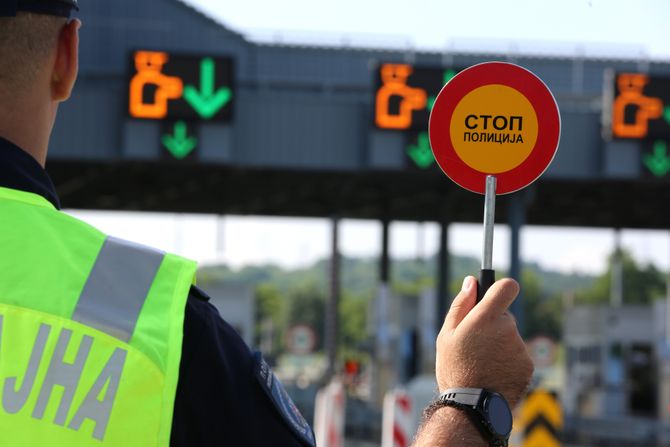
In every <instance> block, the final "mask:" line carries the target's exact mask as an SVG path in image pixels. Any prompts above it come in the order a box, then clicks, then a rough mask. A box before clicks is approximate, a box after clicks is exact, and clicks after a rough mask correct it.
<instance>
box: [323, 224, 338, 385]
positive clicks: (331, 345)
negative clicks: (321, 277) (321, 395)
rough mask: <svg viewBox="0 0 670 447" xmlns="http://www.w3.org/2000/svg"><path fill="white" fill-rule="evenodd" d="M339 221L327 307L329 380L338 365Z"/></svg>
mask: <svg viewBox="0 0 670 447" xmlns="http://www.w3.org/2000/svg"><path fill="white" fill-rule="evenodd" d="M338 233H339V220H338V218H337V217H334V218H333V219H332V233H331V250H332V252H331V259H330V296H329V297H328V304H327V306H326V337H325V342H326V343H325V345H326V352H327V354H328V371H327V373H326V376H327V377H326V378H327V380H330V379H331V378H332V377H333V376H334V375H335V372H336V370H335V366H336V364H337V334H338V332H339V303H340V249H339V240H338V236H339V235H338Z"/></svg>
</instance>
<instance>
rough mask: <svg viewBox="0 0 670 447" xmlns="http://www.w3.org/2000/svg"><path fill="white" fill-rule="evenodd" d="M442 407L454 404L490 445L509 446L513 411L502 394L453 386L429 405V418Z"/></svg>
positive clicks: (427, 412) (427, 415) (497, 446)
mask: <svg viewBox="0 0 670 447" xmlns="http://www.w3.org/2000/svg"><path fill="white" fill-rule="evenodd" d="M442 406H447V407H452V408H454V409H456V410H458V411H460V412H461V413H463V414H464V415H466V416H467V418H468V419H469V420H470V423H471V425H473V426H474V427H475V428H476V429H477V430H478V431H479V432H480V433H481V435H482V437H483V439H485V440H486V441H487V444H488V445H491V446H495V447H506V446H507V445H508V439H509V435H510V433H511V431H512V412H511V409H510V407H509V405H508V403H507V401H506V400H505V398H504V397H503V396H502V395H500V394H498V393H495V392H491V391H488V390H486V389H484V388H450V389H447V390H446V391H445V392H443V393H442V394H441V395H440V397H438V398H437V399H436V400H435V401H434V402H433V403H432V404H431V405H430V406H428V408H426V417H431V413H435V411H437V409H438V408H439V407H442Z"/></svg>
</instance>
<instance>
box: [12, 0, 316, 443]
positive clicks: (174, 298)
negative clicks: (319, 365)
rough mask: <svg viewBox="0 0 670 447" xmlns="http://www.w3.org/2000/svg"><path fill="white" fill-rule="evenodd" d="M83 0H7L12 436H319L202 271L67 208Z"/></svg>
mask: <svg viewBox="0 0 670 447" xmlns="http://www.w3.org/2000/svg"><path fill="white" fill-rule="evenodd" d="M77 9H78V5H77V2H76V0H0V445H2V446H89V445H92V446H124V447H125V446H128V447H130V446H141V447H146V446H167V445H175V446H189V447H193V446H215V445H216V446H218V445H230V446H269V445H273V446H296V447H298V446H313V445H314V436H313V433H312V430H311V428H310V427H309V426H308V424H307V423H306V422H305V420H304V419H303V418H302V416H301V415H300V413H299V412H298V411H297V409H296V408H295V405H293V403H292V402H291V400H290V398H289V397H288V395H287V394H286V392H285V391H284V389H283V388H282V386H281V383H280V382H279V381H277V379H276V377H275V376H274V375H273V374H272V372H271V371H270V369H269V368H268V367H267V364H266V363H265V362H264V361H263V359H262V357H261V356H260V355H258V354H256V355H254V354H252V353H251V352H250V351H249V349H248V348H247V347H246V345H245V344H244V342H243V341H242V340H241V339H240V337H239V336H238V335H237V334H236V333H235V331H234V330H233V329H232V328H231V327H230V326H229V325H228V324H227V323H226V322H225V321H224V320H222V319H221V317H220V316H219V314H218V313H217V311H216V309H215V308H214V307H213V306H212V305H210V304H209V303H208V297H207V295H206V294H205V293H204V292H203V291H202V290H200V289H199V288H197V287H196V286H195V285H193V278H194V275H195V270H196V265H195V263H194V262H192V261H189V260H186V259H183V258H181V257H178V256H175V255H172V254H166V253H163V252H160V251H157V250H154V249H151V248H148V247H144V246H140V245H136V244H133V243H129V242H127V241H123V240H120V239H117V238H113V237H109V236H106V235H105V234H103V233H101V232H100V231H98V230H96V229H95V228H92V227H90V226H88V225H86V224H85V223H83V222H80V221H78V220H76V219H74V218H72V217H70V216H68V215H66V214H64V213H61V212H60V211H58V209H59V202H58V197H57V195H56V191H55V189H54V186H53V184H52V182H51V180H50V179H49V177H48V175H47V174H46V172H45V171H44V169H43V166H44V164H45V161H46V154H47V146H48V141H49V136H50V133H51V129H52V126H53V123H54V120H55V117H56V111H57V109H58V105H59V103H61V102H63V101H65V100H66V99H67V98H68V97H69V96H70V93H71V90H72V88H73V86H74V83H75V79H76V77H77V68H78V62H77V60H78V53H77V52H78V29H79V27H80V25H81V23H80V22H79V21H78V20H76V19H70V18H69V17H70V13H71V12H72V11H73V10H77Z"/></svg>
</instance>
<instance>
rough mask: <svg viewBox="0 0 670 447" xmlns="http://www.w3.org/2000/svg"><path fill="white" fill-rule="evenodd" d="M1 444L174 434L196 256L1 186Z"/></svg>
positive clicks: (160, 442) (106, 442)
mask: <svg viewBox="0 0 670 447" xmlns="http://www.w3.org/2000/svg"><path fill="white" fill-rule="evenodd" d="M0 247H2V250H1V251H0V272H2V273H0V275H1V276H0V278H1V280H0V445H2V446H35V445H49V446H61V445H62V446H74V447H77V446H91V445H93V446H95V445H100V446H119V445H123V446H124V447H126V446H127V447H131V446H138V447H139V446H167V445H168V444H169V439H170V431H171V424H172V412H173V407H174V398H175V393H176V387H177V380H178V374H179V361H180V356H181V341H182V340H181V338H182V329H183V315H184V306H185V301H186V297H187V295H188V290H189V287H190V285H191V281H192V278H193V276H194V274H195V263H193V262H191V261H188V260H185V259H182V258H179V257H177V256H174V255H171V254H165V253H162V252H159V251H156V250H153V249H149V248H147V247H143V246H140V245H137V244H133V243H130V242H127V241H123V240H120V239H117V238H113V237H106V236H105V235H104V234H102V233H100V232H99V231H98V230H96V229H94V228H92V227H90V226H89V225H87V224H85V223H83V222H81V221H78V220H76V219H73V218H72V217H70V216H67V215H66V214H64V213H60V212H58V211H56V210H55V209H53V207H52V206H51V205H50V204H49V203H48V202H47V201H46V200H44V199H42V198H41V197H39V196H36V195H33V194H30V193H25V192H21V191H14V190H9V189H6V188H0Z"/></svg>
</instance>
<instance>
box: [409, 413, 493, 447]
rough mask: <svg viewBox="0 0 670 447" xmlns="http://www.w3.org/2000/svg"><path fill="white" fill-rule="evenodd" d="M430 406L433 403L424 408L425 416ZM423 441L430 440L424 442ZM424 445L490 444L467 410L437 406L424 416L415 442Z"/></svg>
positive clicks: (476, 446) (485, 446) (478, 446)
mask: <svg viewBox="0 0 670 447" xmlns="http://www.w3.org/2000/svg"><path fill="white" fill-rule="evenodd" d="M430 407H432V404H431V405H430V406H429V407H427V408H426V410H424V416H425V415H427V411H428V408H430ZM422 441H430V442H429V443H428V444H424V443H423V442H422ZM423 445H430V446H468V447H488V445H489V444H488V442H487V441H486V440H485V439H484V437H483V436H482V435H481V433H480V432H479V430H477V428H476V427H475V425H474V424H473V423H472V421H471V420H470V418H469V417H468V416H467V415H466V414H465V412H463V411H461V410H459V409H458V408H453V407H447V406H435V407H434V408H432V410H431V411H430V416H429V417H428V418H424V420H423V424H422V426H421V429H420V431H419V435H418V436H417V442H415V444H414V446H415V447H421V446H423Z"/></svg>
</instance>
